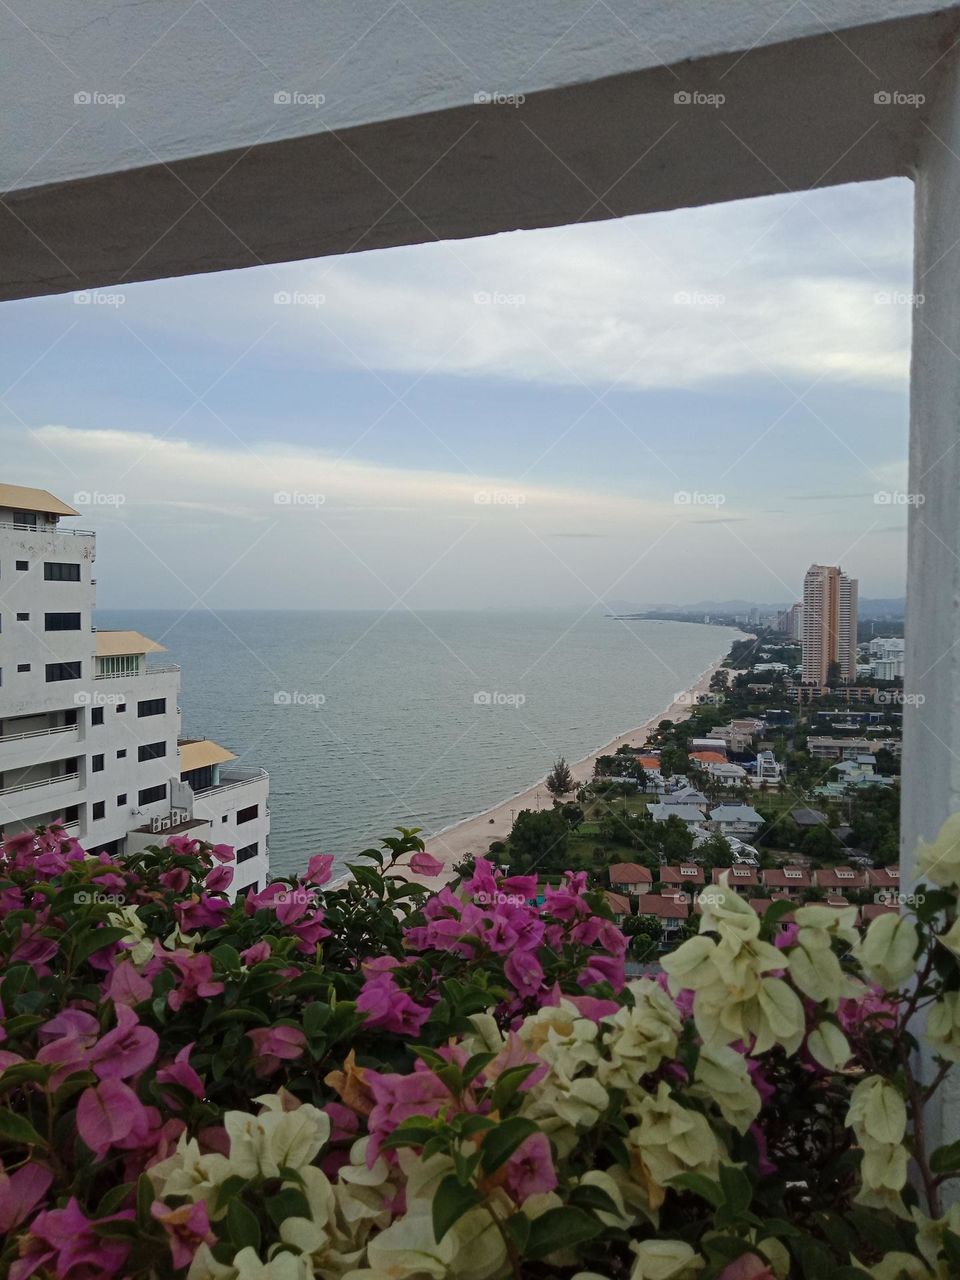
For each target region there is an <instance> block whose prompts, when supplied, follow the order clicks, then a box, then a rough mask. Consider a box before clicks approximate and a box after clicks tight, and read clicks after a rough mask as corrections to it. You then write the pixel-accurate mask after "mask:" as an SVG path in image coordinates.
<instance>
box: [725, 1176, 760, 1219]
mask: <svg viewBox="0 0 960 1280" xmlns="http://www.w3.org/2000/svg"><path fill="white" fill-rule="evenodd" d="M720 1188H721V1190H722V1191H723V1195H724V1201H725V1204H726V1207H727V1208H728V1209H729V1210H730V1211H731V1212H732V1213H734V1214H739V1213H745V1212H746V1211H747V1209H749V1208H750V1202H751V1201H752V1200H753V1186H752V1185H751V1183H750V1179H749V1178H748V1177H747V1175H746V1174H745V1173H744V1172H743V1170H742V1169H738V1168H737V1166H736V1165H732V1164H727V1165H723V1164H722V1165H721V1166H720Z"/></svg>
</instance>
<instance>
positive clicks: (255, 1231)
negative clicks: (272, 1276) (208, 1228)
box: [226, 1200, 260, 1252]
mask: <svg viewBox="0 0 960 1280" xmlns="http://www.w3.org/2000/svg"><path fill="white" fill-rule="evenodd" d="M226 1221H227V1231H228V1232H229V1235H230V1239H231V1241H232V1242H233V1243H234V1244H235V1245H236V1246H237V1250H238V1251H239V1250H240V1249H246V1248H248V1247H249V1248H251V1249H255V1250H257V1251H258V1252H259V1249H260V1223H259V1222H258V1221H257V1215H256V1214H255V1213H253V1212H252V1211H251V1210H250V1209H248V1208H247V1206H246V1205H245V1204H244V1203H243V1201H242V1200H231V1201H230V1204H229V1206H228V1208H227V1218H226Z"/></svg>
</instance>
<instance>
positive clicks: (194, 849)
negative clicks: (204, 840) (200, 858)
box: [167, 836, 200, 854]
mask: <svg viewBox="0 0 960 1280" xmlns="http://www.w3.org/2000/svg"><path fill="white" fill-rule="evenodd" d="M167 848H168V849H172V850H173V851H174V853H185V854H196V853H199V851H200V841H199V840H194V839H193V838H192V837H191V836H167Z"/></svg>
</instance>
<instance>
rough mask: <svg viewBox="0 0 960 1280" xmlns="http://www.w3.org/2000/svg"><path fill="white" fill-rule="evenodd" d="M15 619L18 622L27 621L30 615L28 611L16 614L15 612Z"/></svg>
mask: <svg viewBox="0 0 960 1280" xmlns="http://www.w3.org/2000/svg"><path fill="white" fill-rule="evenodd" d="M17 621H18V622H29V621H30V615H29V613H18V614H17Z"/></svg>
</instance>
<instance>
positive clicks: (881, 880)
mask: <svg viewBox="0 0 960 1280" xmlns="http://www.w3.org/2000/svg"><path fill="white" fill-rule="evenodd" d="M867 884H868V885H869V887H870V888H871V889H887V890H890V889H899V888H900V868H899V866H897V865H896V864H894V866H892V867H868V868H867Z"/></svg>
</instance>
